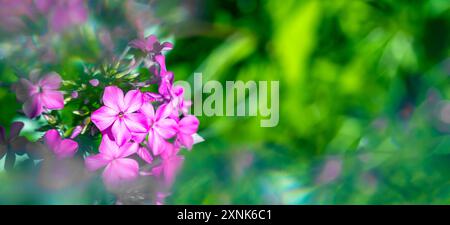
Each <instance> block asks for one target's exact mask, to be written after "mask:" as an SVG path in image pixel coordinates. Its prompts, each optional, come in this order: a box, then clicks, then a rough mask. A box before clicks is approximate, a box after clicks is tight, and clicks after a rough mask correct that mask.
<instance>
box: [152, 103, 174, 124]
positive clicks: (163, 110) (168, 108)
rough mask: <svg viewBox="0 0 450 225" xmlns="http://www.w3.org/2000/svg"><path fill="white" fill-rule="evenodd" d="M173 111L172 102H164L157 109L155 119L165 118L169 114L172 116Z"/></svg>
mask: <svg viewBox="0 0 450 225" xmlns="http://www.w3.org/2000/svg"><path fill="white" fill-rule="evenodd" d="M172 111H173V107H172V104H167V103H166V104H162V105H160V106H159V108H158V109H157V110H156V113H155V119H156V120H160V119H165V118H167V117H168V116H170V114H171V113H172Z"/></svg>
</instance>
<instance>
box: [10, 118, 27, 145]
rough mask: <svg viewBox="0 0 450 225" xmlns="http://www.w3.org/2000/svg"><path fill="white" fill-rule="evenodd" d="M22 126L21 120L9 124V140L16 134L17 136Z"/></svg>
mask: <svg viewBox="0 0 450 225" xmlns="http://www.w3.org/2000/svg"><path fill="white" fill-rule="evenodd" d="M23 126H24V123H23V122H20V121H18V122H13V123H12V124H11V129H10V130H9V140H12V139H14V138H16V137H17V136H19V134H20V131H21V130H22V128H23Z"/></svg>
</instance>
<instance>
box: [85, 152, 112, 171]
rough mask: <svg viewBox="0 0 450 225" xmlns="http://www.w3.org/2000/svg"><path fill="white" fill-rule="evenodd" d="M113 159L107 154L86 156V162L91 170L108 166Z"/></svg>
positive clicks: (87, 167)
mask: <svg viewBox="0 0 450 225" xmlns="http://www.w3.org/2000/svg"><path fill="white" fill-rule="evenodd" d="M111 160H112V159H111V158H109V157H108V156H107V155H105V154H102V153H100V154H97V155H91V156H88V157H86V159H85V161H84V164H85V166H86V169H87V170H89V171H96V170H98V169H100V168H102V167H104V166H106V165H107V164H108V163H109V162H110V161H111Z"/></svg>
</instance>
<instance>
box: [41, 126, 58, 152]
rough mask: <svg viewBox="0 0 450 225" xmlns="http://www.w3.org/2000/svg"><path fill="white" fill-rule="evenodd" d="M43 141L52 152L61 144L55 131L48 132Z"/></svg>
mask: <svg viewBox="0 0 450 225" xmlns="http://www.w3.org/2000/svg"><path fill="white" fill-rule="evenodd" d="M44 141H45V144H46V145H47V146H48V147H50V149H51V150H52V151H54V150H55V149H56V148H58V146H59V144H60V142H61V135H59V132H58V131H57V130H55V129H52V130H48V131H47V132H46V133H45V135H44Z"/></svg>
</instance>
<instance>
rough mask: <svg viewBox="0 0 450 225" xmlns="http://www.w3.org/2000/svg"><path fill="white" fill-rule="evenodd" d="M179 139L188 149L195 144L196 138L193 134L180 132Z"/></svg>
mask: <svg viewBox="0 0 450 225" xmlns="http://www.w3.org/2000/svg"><path fill="white" fill-rule="evenodd" d="M178 139H179V140H180V142H181V144H183V145H184V146H185V147H186V148H187V149H192V145H193V144H194V138H193V137H192V135H191V134H183V133H180V134H178Z"/></svg>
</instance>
